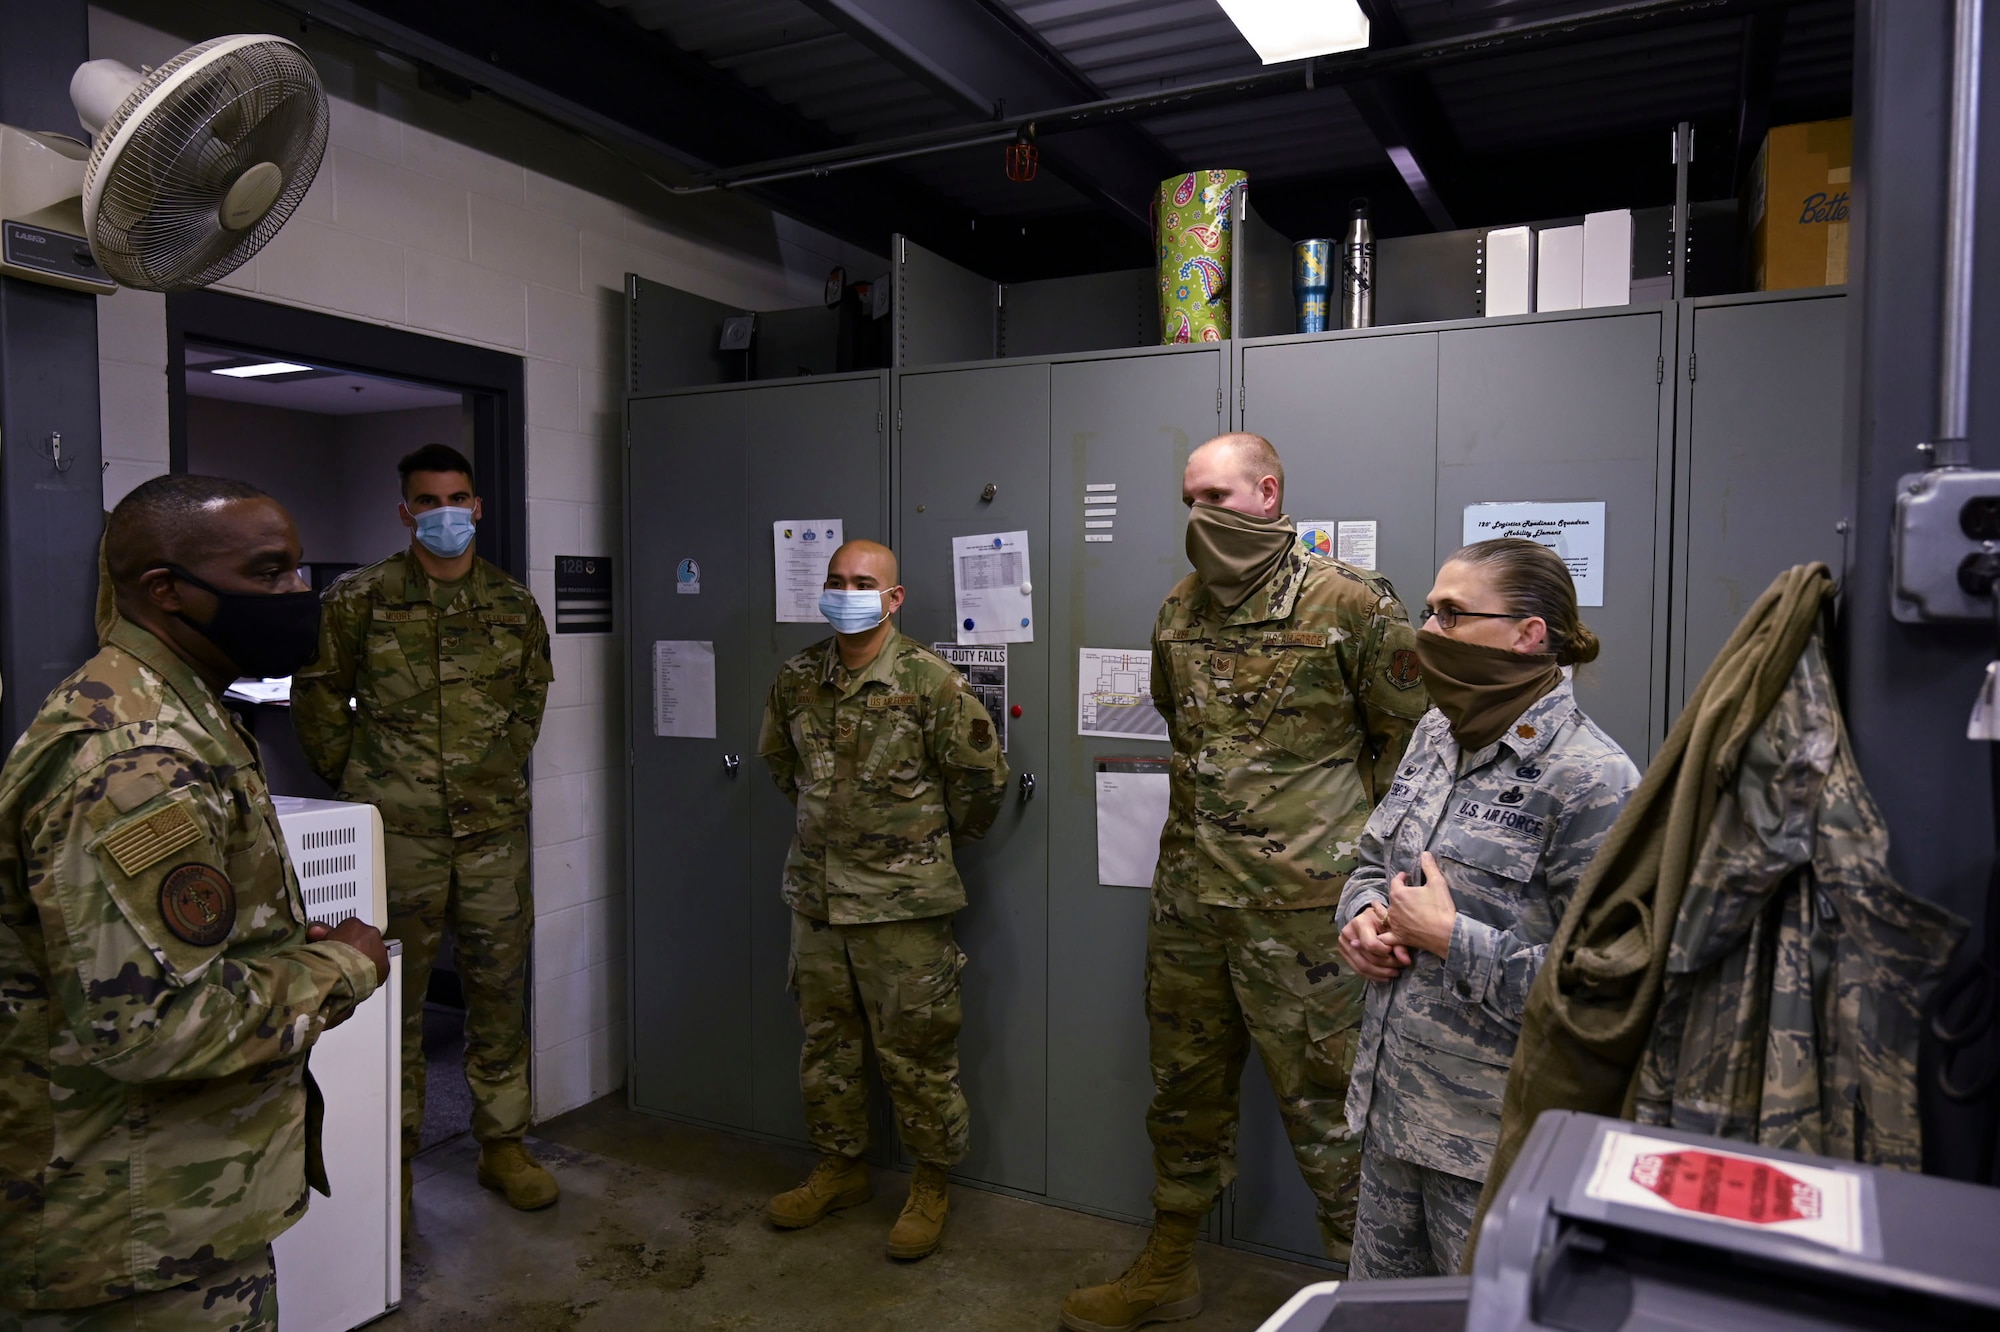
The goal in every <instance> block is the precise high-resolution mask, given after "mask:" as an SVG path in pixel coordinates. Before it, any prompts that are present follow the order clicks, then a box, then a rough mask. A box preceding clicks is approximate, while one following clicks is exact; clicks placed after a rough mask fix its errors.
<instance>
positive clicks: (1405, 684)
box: [1389, 648, 1424, 689]
mask: <svg viewBox="0 0 2000 1332" xmlns="http://www.w3.org/2000/svg"><path fill="white" fill-rule="evenodd" d="M1423 678H1424V675H1423V672H1422V671H1420V670H1418V669H1417V654H1416V651H1415V649H1413V648H1397V649H1396V650H1395V651H1394V652H1392V653H1390V654H1389V683H1390V684H1392V685H1394V686H1396V688H1398V689H1415V688H1416V687H1417V686H1418V685H1419V684H1421V683H1423Z"/></svg>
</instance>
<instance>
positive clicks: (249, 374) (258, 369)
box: [209, 361, 312, 379]
mask: <svg viewBox="0 0 2000 1332" xmlns="http://www.w3.org/2000/svg"><path fill="white" fill-rule="evenodd" d="M310 369H312V367H311V366H309V365H293V364H292V363H291V362H290V361H265V362H264V363H263V364H261V365H232V366H230V367H228V368H227V369H224V370H211V371H209V373H210V374H212V375H228V376H229V377H230V378H231V379H258V378H261V377H262V376H264V375H289V374H295V373H297V372H298V371H300V370H310Z"/></svg>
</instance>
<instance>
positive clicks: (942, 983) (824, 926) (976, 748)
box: [757, 541, 1007, 1258]
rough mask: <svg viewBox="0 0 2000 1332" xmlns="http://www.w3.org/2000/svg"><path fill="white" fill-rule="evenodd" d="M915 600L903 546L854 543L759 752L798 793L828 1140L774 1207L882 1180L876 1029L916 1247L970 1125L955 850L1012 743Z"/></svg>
mask: <svg viewBox="0 0 2000 1332" xmlns="http://www.w3.org/2000/svg"><path fill="white" fill-rule="evenodd" d="M902 604H903V589H902V587H901V585H900V584H899V583H898V581H897V571H896V557H895V555H894V553H892V552H891V551H890V550H889V548H888V547H886V546H882V545H878V544H876V543H875V542H873V541H850V542H848V543H847V544H845V545H843V546H842V547H841V548H840V549H839V550H837V551H835V552H834V555H833V560H832V563H831V564H829V565H828V567H827V577H826V589H825V591H824V592H823V593H822V594H821V597H820V611H821V613H822V614H824V615H825V616H826V618H827V620H828V621H829V622H830V623H831V624H832V625H833V627H834V629H835V631H836V632H835V634H834V636H833V637H832V638H828V639H825V640H824V641H822V642H819V643H815V644H814V645H813V646H811V647H809V648H807V649H806V650H805V651H804V652H801V653H799V654H798V655H797V656H795V657H793V658H792V659H791V660H790V661H787V662H786V663H785V664H784V666H783V667H782V668H781V669H780V670H779V672H778V679H777V683H775V684H773V685H772V686H771V694H770V698H769V700H768V701H767V702H766V704H765V707H764V725H763V731H762V734H761V736H760V737H759V739H758V742H757V750H758V752H759V753H760V754H762V755H763V756H764V761H765V762H766V763H767V764H769V765H770V768H771V775H772V776H773V777H774V778H775V779H776V780H777V783H778V789H779V790H781V791H783V792H784V793H785V795H786V797H787V798H789V799H790V800H791V801H792V802H793V804H794V805H796V806H797V809H798V823H797V833H796V835H795V836H794V837H793V839H792V848H791V854H790V855H789V857H788V858H787V859H786V861H785V878H784V896H785V902H786V904H787V905H789V906H790V907H791V908H792V958H791V970H792V985H793V989H794V992H795V993H796V995H797V998H798V1004H799V1020H800V1021H801V1022H802V1023H803V1024H804V1026H805V1033H806V1040H805V1048H804V1049H803V1050H802V1051H801V1052H800V1055H799V1089H800V1091H801V1092H802V1093H803V1094H804V1096H805V1105H806V1124H807V1131H808V1132H809V1133H810V1134H811V1135H812V1141H813V1145H814V1146H816V1147H818V1148H819V1150H820V1152H821V1158H820V1161H819V1164H818V1165H817V1166H815V1167H814V1168H813V1172H812V1174H811V1175H810V1176H809V1177H808V1178H807V1179H806V1181H805V1182H804V1183H803V1184H801V1185H800V1186H799V1187H798V1188H796V1189H792V1190H790V1191H789V1192H786V1193H781V1194H779V1195H778V1196H777V1197H775V1198H773V1199H771V1201H770V1204H769V1206H768V1209H767V1212H768V1215H769V1217H770V1219H771V1222H772V1224H774V1225H777V1226H780V1227H783V1228H786V1229H796V1228H798V1227H802V1226H809V1225H811V1224H813V1223H814V1222H815V1221H818V1220H819V1219H820V1218H821V1217H823V1216H825V1215H826V1214H827V1213H828V1212H830V1211H833V1210H834V1209H836V1208H841V1207H853V1206H856V1205H858V1204H860V1203H864V1202H866V1201H867V1200H868V1199H869V1197H870V1196H871V1195H872V1192H873V1186H872V1185H871V1183H870V1181H869V1176H868V1167H867V1165H866V1163H864V1162H863V1161H862V1160H861V1154H862V1152H863V1151H864V1150H866V1148H867V1146H868V1084H867V1082H866V1080H865V1075H864V1073H863V1068H862V1053H863V1049H864V1045H865V1043H866V1042H867V1041H869V1040H872V1041H873V1042H874V1046H875V1060H876V1064H877V1065H878V1067H879V1068H880V1069H881V1072H882V1080H883V1082H884V1083H885V1084H886V1085H887V1086H888V1089H889V1100H890V1102H891V1104H892V1105H893V1107H894V1109H895V1113H896V1124H897V1127H898V1129H899V1131H900V1132H901V1134H902V1139H903V1145H904V1146H905V1147H907V1148H908V1149H909V1151H910V1154H911V1155H912V1156H914V1157H915V1158H916V1159H917V1170H916V1175H915V1177H914V1178H913V1179H912V1180H911V1182H910V1194H909V1198H908V1200H907V1201H906V1203H905V1204H904V1207H903V1211H902V1214H901V1216H899V1217H898V1218H897V1220H896V1224H895V1227H894V1228H893V1229H892V1230H891V1231H890V1232H889V1253H890V1255H891V1256H892V1257H896V1258H922V1257H924V1256H925V1255H927V1254H929V1253H931V1252H932V1251H933V1250H935V1249H936V1248H937V1246H938V1241H939V1239H940V1238H941V1237H942V1236H943V1233H944V1222H945V1214H946V1211H947V1208H948V1200H947V1197H946V1194H945V1175H946V1172H947V1171H948V1170H949V1169H950V1167H952V1166H954V1165H956V1164H957V1163H958V1162H959V1160H960V1159H962V1158H963V1157H964V1155H965V1148H966V1137H967V1132H968V1128H969V1125H970V1112H969V1111H968V1109H967V1107H966V1103H965V1093H964V1092H963V1091H962V1090H961V1089H960V1087H959V1081H958V1029H959V1021H960V1007H959V971H960V970H961V968H963V967H964V965H965V954H963V953H961V952H960V951H959V950H958V945H957V943H956V942H955V941H954V939H953V937H952V916H953V914H954V913H955V912H957V911H958V910H959V908H961V907H963V906H964V905H965V885H964V884H962V883H960V882H959V878H958V870H957V868H956V867H955V866H954V865H953V863H952V850H953V848H954V847H955V846H957V845H959V844H961V843H965V842H970V841H973V840H975V839H977V838H979V837H981V836H983V835H984V834H985V833H986V830H987V829H988V828H990V827H992V826H993V820H994V819H995V818H996V817H997V816H998V815H999V812H1000V805H1001V802H1002V799H1003V798H1004V796H1005V794H1006V788H1007V760H1006V758H1005V756H1004V755H1002V754H1001V752H1000V741H999V737H998V735H997V734H996V733H995V730H994V726H993V720H992V718H990V717H989V716H988V715H987V713H986V709H985V708H983V707H981V706H980V703H979V700H978V699H977V698H976V697H974V696H973V693H972V691H971V690H970V689H969V688H968V687H967V686H966V684H965V681H964V679H963V678H962V677H961V676H960V675H959V672H958V670H957V669H956V668H955V667H953V666H952V665H950V664H949V663H948V662H945V661H943V660H941V659H940V658H938V657H937V656H935V655H934V654H932V653H930V652H927V651H925V650H924V648H923V647H922V646H921V645H920V644H918V643H916V642H915V641H913V640H911V639H909V638H905V637H904V636H903V635H902V634H900V633H898V632H897V630H896V627H895V625H893V624H891V623H890V621H889V617H890V616H891V615H893V614H895V612H896V610H897V608H898V607H900V606H901V605H902Z"/></svg>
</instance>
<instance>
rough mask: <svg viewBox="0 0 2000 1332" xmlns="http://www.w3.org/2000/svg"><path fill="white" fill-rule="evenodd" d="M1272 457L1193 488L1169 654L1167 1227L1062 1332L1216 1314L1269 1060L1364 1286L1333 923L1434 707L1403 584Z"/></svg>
mask: <svg viewBox="0 0 2000 1332" xmlns="http://www.w3.org/2000/svg"><path fill="white" fill-rule="evenodd" d="M1284 495H1285V492H1284V469H1283V466H1282V464H1280V462H1279V461H1278V455H1277V452H1276V450H1274V449H1273V448H1272V447H1271V445H1270V442H1269V441H1268V440H1265V439H1263V438H1261V437H1259V436H1257V435H1245V434H1232V435H1223V436H1220V437H1218V438H1216V439H1212V440H1210V441H1209V442H1208V443H1206V444H1204V445H1202V446H1201V447H1200V448H1198V449H1196V450H1195V451H1194V453H1193V454H1192V455H1191V456H1190V457H1189V459H1188V463H1187V469H1186V472H1185V473H1184V474H1183V476H1182V496H1183V498H1184V499H1185V500H1186V502H1187V504H1188V506H1189V509H1190V516H1189V519H1188V534H1187V551H1188V559H1189V561H1190V562H1191V563H1192V564H1193V565H1194V573H1192V574H1191V575H1189V576H1188V577H1186V578H1183V579H1182V580H1181V581H1180V582H1179V583H1178V584H1176V585H1175V586H1174V589H1173V591H1172V592H1170V593H1169V594H1168V595H1167V599H1166V603H1165V604H1164V605H1163V606H1162V607H1161V608H1160V614H1159V619H1158V621H1157V622H1156V624H1155V627H1154V630H1153V699H1154V702H1155V705H1156V706H1158V707H1159V709H1160V710H1161V712H1162V713H1164V714H1165V716H1166V718H1167V731H1168V737H1169V739H1170V740H1171V741H1172V742H1173V747H1174V755H1173V764H1172V768H1171V770H1170V781H1169V790H1170V803H1169V809H1168V813H1167V822H1166V826H1165V827H1164V828H1163V829H1162V831H1161V834H1160V858H1159V865H1158V868H1157V870H1156V871H1155V874H1154V879H1153V894H1152V921H1151V926H1150V928H1149V930H1148V932H1147V940H1146V1016H1147V1019H1148V1023H1149V1027H1150V1032H1151V1050H1152V1064H1153V1103H1152V1107H1151V1108H1150V1109H1149V1110H1148V1112H1147V1116H1146V1127H1147V1131H1148V1132H1149V1133H1150V1134H1151V1136H1152V1140H1153V1170H1154V1179H1155V1184H1154V1189H1153V1207H1154V1215H1155V1219H1154V1225H1153V1233H1152V1236H1151V1238H1150V1239H1149V1240H1148V1241H1147V1244H1146V1247H1145V1249H1144V1251H1143V1252H1141V1254H1140V1255H1139V1257H1138V1259H1137V1261H1135V1262H1134V1263H1133V1265H1132V1266H1131V1267H1130V1268H1128V1269H1127V1270H1126V1271H1125V1273H1124V1274H1123V1275H1121V1276H1120V1277H1118V1278H1117V1279H1116V1280H1114V1281H1111V1282H1108V1283H1106V1284H1104V1285H1101V1286H1091V1287H1087V1288H1084V1289H1080V1290H1076V1291H1072V1292H1071V1293H1070V1296H1069V1298H1068V1299H1066V1300H1065V1301H1064V1302H1063V1312H1062V1319H1063V1325H1064V1326H1065V1327H1068V1328H1072V1329H1076V1330H1077V1332H1118V1330H1122V1329H1128V1328H1133V1327H1137V1326H1139V1325H1140V1324H1142V1323H1148V1322H1159V1321H1168V1320H1173V1319H1180V1318H1189V1317H1192V1316H1194V1314H1196V1313H1198V1312H1199V1311H1200V1309H1201V1282H1200V1279H1199V1277H1198V1275H1197V1274H1196V1271H1195V1264H1194V1240H1195V1233H1196V1230H1197V1229H1198V1228H1199V1226H1200V1224H1201V1218H1202V1217H1203V1215H1204V1214H1206V1213H1207V1211H1208V1209H1209V1208H1210V1206H1212V1205H1213V1204H1214V1202H1215V1199H1216V1197H1217V1196H1218V1195H1219V1194H1220V1193H1221V1192H1222V1190H1223V1188H1224V1187H1225V1186H1226V1185H1227V1184H1228V1183H1229V1182H1230V1180H1231V1178H1232V1177H1233V1176H1234V1175H1235V1147H1236V1126H1237V1116H1238V1097H1237V1085H1238V1081H1239V1078H1240V1075H1241V1073H1242V1070H1243V1061H1244V1059H1245V1057H1246V1056H1247V1054H1248V1051H1249V1049H1250V1046H1251V1045H1252V1043H1253V1042H1254V1044H1255V1045H1256V1047H1257V1051H1258V1053H1259V1055H1260V1056H1261V1057H1262V1059H1263V1064H1264V1071H1265V1073H1266V1075H1267V1076H1268V1078H1269V1079H1270V1083H1271V1088H1272V1090H1273V1091H1274V1092H1276V1093H1277V1099H1278V1107H1279V1110H1280V1112H1281V1113H1282V1114H1283V1116H1284V1121H1285V1131H1286V1134H1287V1136H1288V1137H1289V1138H1290V1140H1291V1144H1292V1153H1293V1156H1294V1158H1295V1159H1296V1160H1297V1162H1298V1165H1299V1169H1300V1171H1301V1173H1302V1174H1303V1175H1304V1176H1305V1180H1306V1183H1307V1184H1308V1185H1309V1186H1310V1187H1311V1189H1312V1191H1313V1193H1314V1195H1315V1197H1316V1198H1317V1199H1318V1220H1319V1229H1320V1238H1321V1240H1322V1242H1323V1243H1324V1244H1325V1246H1326V1252H1327V1256H1328V1257H1329V1258H1332V1259H1333V1260H1334V1261H1335V1262H1338V1263H1343V1264H1344V1263H1345V1262H1346V1261H1347V1258H1348V1249H1349V1244H1350V1241H1351V1238H1352V1235H1353V1227H1354V1200H1355V1186H1356V1180H1357V1177H1358V1173H1359V1169H1360V1152H1359V1146H1360V1144H1359V1143H1358V1141H1356V1140H1355V1139H1354V1137H1353V1136H1352V1135H1350V1134H1349V1132H1348V1130H1347V1123H1346V1118H1345V1116H1344V1114H1343V1110H1342V1107H1343V1104H1344V1102H1345V1100H1346V1097H1347V1079H1348V1070H1349V1068H1350V1066H1351V1065H1352V1063H1353V1058H1354V1030H1355V1028H1356V1026H1357V1025H1358V1024H1359V1023H1360V1020H1361V981H1360V979H1359V978H1358V977H1357V976H1355V975H1354V974H1353V973H1352V972H1351V971H1350V970H1349V969H1347V968H1345V967H1343V966H1342V965H1341V964H1340V961H1339V952H1338V926H1337V925H1336V924H1335V921H1334V912H1333V909H1334V906H1335V904H1336V903H1337V902H1338V901H1339V900H1340V890H1341V887H1342V885H1343V884H1345V883H1346V881H1347V876H1348V875H1349V874H1351V873H1352V872H1353V871H1354V869H1355V867H1356V865H1357V864H1358V863H1359V858H1358V855H1357V850H1356V843H1357V841H1358V840H1359V838H1360V835H1361V829H1362V826H1363V824H1365V823H1366V822H1367V820H1368V813H1369V811H1370V809H1372V808H1373V807H1374V804H1375V802H1376V801H1377V800H1378V799H1379V798H1380V797H1381V795H1382V794H1383V792H1384V791H1386V790H1387V789H1388V785H1389V782H1390V780H1391V779H1392V778H1393V776H1394V775H1395V772H1396V764H1397V761H1398V760H1400V759H1401V758H1402V756H1403V748H1404V746H1405V745H1406V744H1407V743H1408V742H1409V738H1410V732H1411V729H1412V727H1413V726H1414V725H1415V723H1416V720H1417V718H1419V717H1421V716H1422V715H1423V713H1424V710H1425V708H1426V707H1427V706H1428V703H1427V701H1426V699H1425V696H1424V690H1423V687H1422V685H1421V683H1420V681H1419V678H1418V675H1417V665H1416V657H1415V653H1414V651H1413V648H1414V641H1413V639H1412V636H1411V632H1410V626H1409V621H1408V617H1407V616H1406V615H1405V613H1404V611H1403V607H1402V604H1401V603H1400V602H1399V601H1397V599H1396V593H1395V589H1393V588H1392V587H1390V585H1389V582H1388V580H1387V579H1385V578H1381V577H1378V576H1376V575H1374V574H1371V573H1367V572H1364V571H1362V570H1358V569H1354V568H1351V567H1350V566H1348V565H1345V564H1341V563H1339V562H1337V561H1335V560H1330V559H1327V558H1326V557H1324V556H1321V555H1316V554H1313V553H1311V552H1310V551H1308V550H1307V549H1306V548H1305V546H1304V545H1303V544H1302V543H1301V542H1300V541H1299V539H1298V536H1297V534H1296V532H1295V530H1294V528H1293V526H1292V523H1291V520H1290V519H1289V518H1288V517H1286V516H1285V515H1284V512H1283V510H1284Z"/></svg>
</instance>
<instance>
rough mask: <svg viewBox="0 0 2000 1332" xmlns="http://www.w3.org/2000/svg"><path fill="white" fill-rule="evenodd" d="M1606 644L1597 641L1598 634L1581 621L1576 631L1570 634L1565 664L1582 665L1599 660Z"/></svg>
mask: <svg viewBox="0 0 2000 1332" xmlns="http://www.w3.org/2000/svg"><path fill="white" fill-rule="evenodd" d="M1603 646H1604V645H1603V644H1602V643H1599V642H1598V641H1597V635H1596V634H1593V633H1592V632H1590V627H1589V626H1588V625H1585V624H1583V623H1581V622H1579V623H1578V624H1577V626H1576V631H1575V632H1574V633H1572V634H1571V635H1570V639H1569V650H1568V651H1567V652H1565V653H1563V657H1564V658H1566V659H1567V660H1564V661H1563V663H1562V664H1563V665H1565V666H1582V665H1585V664H1587V663H1589V662H1593V661H1596V660H1597V654H1598V652H1599V650H1600V649H1601V648H1602V647H1603Z"/></svg>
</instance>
